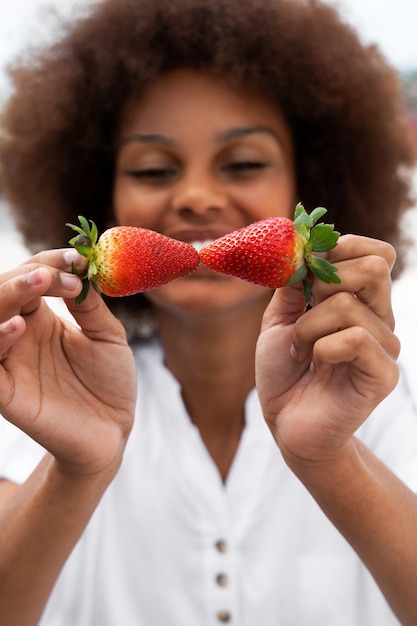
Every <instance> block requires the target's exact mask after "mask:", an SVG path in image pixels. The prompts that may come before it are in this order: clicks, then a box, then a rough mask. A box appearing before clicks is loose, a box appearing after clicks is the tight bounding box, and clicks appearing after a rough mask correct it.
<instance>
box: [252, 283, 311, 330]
mask: <svg viewBox="0 0 417 626" xmlns="http://www.w3.org/2000/svg"><path fill="white" fill-rule="evenodd" d="M305 309H306V301H305V298H304V296H303V293H302V290H301V285H295V286H294V287H282V288H280V289H277V290H276V291H275V293H274V294H273V296H272V298H271V300H270V302H269V304H268V306H267V308H266V310H265V313H264V315H263V320H262V330H266V329H268V328H271V327H272V326H276V325H278V324H293V323H294V322H295V321H296V320H297V319H298V318H299V317H300V315H302V314H303V313H304V311H305Z"/></svg>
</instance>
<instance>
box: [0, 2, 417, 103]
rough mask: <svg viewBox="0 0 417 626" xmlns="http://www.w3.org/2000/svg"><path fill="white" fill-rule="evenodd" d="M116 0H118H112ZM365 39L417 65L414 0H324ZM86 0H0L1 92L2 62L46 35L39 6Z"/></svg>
mask: <svg viewBox="0 0 417 626" xmlns="http://www.w3.org/2000/svg"><path fill="white" fill-rule="evenodd" d="M114 1H115V2H117V0H114ZM155 1H156V2H157V1H158V0H155ZM231 1H233V0H231ZM326 1H328V2H329V4H333V5H335V6H336V7H338V8H339V10H340V11H341V13H342V15H343V17H344V19H345V20H346V21H348V22H349V23H351V24H352V25H353V26H354V27H355V28H356V29H357V31H358V32H359V34H360V36H361V38H362V40H363V41H364V42H365V43H371V42H372V43H377V44H378V45H379V46H380V48H381V50H382V52H383V54H384V55H385V56H386V58H387V59H388V61H389V62H390V63H391V64H392V65H393V66H394V67H396V68H397V69H398V70H399V71H402V72H403V71H409V70H413V69H417V0H326ZM87 2H88V0H0V93H1V92H4V89H7V88H8V81H7V78H6V75H5V72H4V69H3V68H4V65H5V64H6V63H7V62H8V61H9V60H10V59H11V58H13V57H14V56H15V54H16V53H17V52H18V51H20V50H21V49H22V48H23V47H24V46H25V43H26V42H27V41H30V42H31V43H34V42H37V41H39V40H40V38H42V37H43V38H46V37H48V36H49V34H50V33H48V30H47V23H48V22H47V20H45V19H42V18H41V19H40V20H39V19H38V18H37V17H36V16H37V13H38V11H39V9H40V7H43V6H45V5H48V6H51V5H52V6H55V7H57V8H58V10H59V11H60V12H63V13H64V14H69V13H70V12H71V11H72V10H73V8H74V6H75V5H77V4H78V5H81V6H82V5H83V4H84V5H85V4H86V3H87Z"/></svg>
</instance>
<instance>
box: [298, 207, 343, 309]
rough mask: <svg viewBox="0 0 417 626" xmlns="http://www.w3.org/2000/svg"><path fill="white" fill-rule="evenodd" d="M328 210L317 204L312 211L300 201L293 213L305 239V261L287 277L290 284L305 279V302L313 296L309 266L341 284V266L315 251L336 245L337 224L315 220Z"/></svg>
mask: <svg viewBox="0 0 417 626" xmlns="http://www.w3.org/2000/svg"><path fill="white" fill-rule="evenodd" d="M326 213H327V209H325V208H324V207H317V208H316V209H314V210H313V211H312V212H311V213H310V214H308V213H307V212H306V210H305V209H304V206H303V205H302V204H301V203H300V202H299V203H298V204H297V206H296V208H295V213H294V229H295V230H296V232H297V233H298V234H299V235H300V236H301V237H302V239H303V242H304V260H305V264H304V265H303V266H302V267H300V268H299V269H298V270H297V271H296V272H295V273H294V274H293V275H292V276H291V278H290V280H289V281H288V283H287V284H288V285H295V284H296V283H298V282H300V281H302V283H303V293H304V297H305V299H306V302H309V301H310V298H311V281H310V280H309V277H308V269H309V270H310V271H311V273H312V274H313V275H314V276H315V277H316V278H318V279H319V280H322V281H323V282H325V283H334V284H340V283H341V280H340V277H339V276H338V275H337V271H338V268H337V267H336V266H335V265H332V264H331V263H329V261H327V260H326V259H323V258H322V257H318V256H316V255H315V254H313V252H319V253H322V252H328V251H329V250H332V249H333V248H335V247H336V244H337V242H338V240H339V236H340V233H338V232H337V231H335V230H334V224H322V223H320V224H316V222H317V221H318V220H319V219H320V218H322V217H323V216H324V215H325V214H326Z"/></svg>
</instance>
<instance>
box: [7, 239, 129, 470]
mask: <svg viewBox="0 0 417 626" xmlns="http://www.w3.org/2000/svg"><path fill="white" fill-rule="evenodd" d="M72 263H75V264H76V265H78V266H79V267H80V266H83V264H84V263H85V260H84V259H83V258H82V257H80V256H79V255H78V253H76V251H75V250H72V249H61V250H50V251H47V252H41V253H40V254H38V255H36V256H34V257H32V258H31V259H30V260H29V261H27V262H26V263H25V264H23V265H21V266H19V267H17V268H15V269H13V270H10V271H8V272H5V273H4V274H0V413H1V414H2V415H3V416H4V417H5V418H6V419H7V420H9V421H10V422H11V423H13V424H15V425H16V426H17V427H19V428H20V429H21V430H23V431H24V432H26V433H27V434H28V435H29V436H30V437H32V438H33V439H34V440H35V441H37V442H38V443H39V444H41V445H42V446H43V447H44V448H46V449H47V450H48V451H49V452H50V453H51V454H52V455H53V456H54V457H55V459H56V461H57V462H58V464H59V466H60V467H61V469H62V470H63V471H65V472H70V473H72V474H77V475H82V474H90V475H91V474H94V473H97V472H102V471H107V470H110V471H111V470H112V468H113V469H114V468H116V469H117V467H118V465H119V463H120V461H121V457H122V453H123V449H124V446H125V443H126V440H127V436H128V434H129V432H130V429H131V426H132V422H133V415H134V407H135V400H136V368H135V362H134V358H133V354H132V352H131V350H130V348H129V346H128V344H127V341H126V337H125V333H124V329H123V327H122V325H121V324H120V322H119V321H118V320H117V319H116V318H115V317H114V316H113V315H112V314H111V312H110V311H109V309H108V308H107V307H106V305H105V303H104V302H103V300H102V298H101V297H100V296H99V295H98V294H97V293H96V291H95V290H94V289H90V290H89V293H88V296H87V298H86V300H85V301H84V302H83V303H82V304H81V305H75V303H74V298H75V297H76V296H77V295H78V293H79V292H80V290H81V281H80V279H79V278H78V277H76V276H75V275H74V274H72V273H71V266H72ZM43 296H54V297H62V298H64V300H65V302H66V305H67V307H68V309H69V312H70V313H71V314H72V315H73V317H74V319H75V321H76V323H77V324H78V326H77V324H74V323H72V322H70V321H67V320H64V319H62V318H60V317H59V316H58V315H56V313H54V312H53V310H52V309H51V308H50V307H49V305H48V304H47V303H46V302H45V299H44V297H43Z"/></svg>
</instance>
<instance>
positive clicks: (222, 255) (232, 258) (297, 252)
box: [200, 203, 341, 302]
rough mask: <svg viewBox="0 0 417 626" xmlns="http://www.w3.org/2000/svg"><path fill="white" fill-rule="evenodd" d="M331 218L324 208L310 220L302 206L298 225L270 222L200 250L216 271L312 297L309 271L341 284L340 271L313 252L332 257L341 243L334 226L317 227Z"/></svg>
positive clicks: (280, 220) (298, 208) (296, 220)
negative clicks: (298, 287) (291, 287)
mask: <svg viewBox="0 0 417 626" xmlns="http://www.w3.org/2000/svg"><path fill="white" fill-rule="evenodd" d="M325 213H327V211H326V209H324V208H322V207H318V208H317V209H314V211H312V213H311V214H310V215H308V214H307V213H306V211H305V210H304V207H303V205H302V204H300V203H299V204H297V206H296V209H295V214H294V221H293V220H291V219H289V218H286V217H268V218H266V219H264V220H260V221H259V222H255V223H253V224H250V225H249V226H246V227H244V228H240V229H239V230H236V231H234V232H232V233H228V234H227V235H225V236H224V237H220V238H219V239H215V240H214V241H212V242H211V243H210V244H208V245H207V246H204V247H203V248H202V249H201V250H200V260H201V261H202V263H204V265H207V266H208V267H210V268H211V269H212V270H215V271H217V272H220V273H222V274H230V275H232V276H237V277H238V278H243V279H244V280H247V281H249V282H252V283H256V284H258V285H263V286H265V287H269V288H272V289H276V288H277V287H283V286H284V285H294V284H296V283H297V282H299V281H302V283H303V291H304V296H305V298H306V301H307V302H308V301H309V300H310V297H311V284H310V280H309V276H308V274H309V270H310V271H311V273H312V274H313V275H314V276H317V278H319V279H321V280H322V281H324V282H326V283H340V282H341V281H340V278H339V276H337V274H336V272H337V267H335V266H334V265H331V264H330V263H329V262H328V261H326V260H325V259H323V258H320V257H317V256H315V255H314V254H313V252H326V251H327V250H331V249H332V248H334V247H335V246H336V244H337V241H338V238H339V233H338V232H336V231H335V230H334V227H333V225H331V224H317V225H315V224H316V222H317V221H318V220H319V219H320V218H321V217H322V216H323V215H324V214H325Z"/></svg>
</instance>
